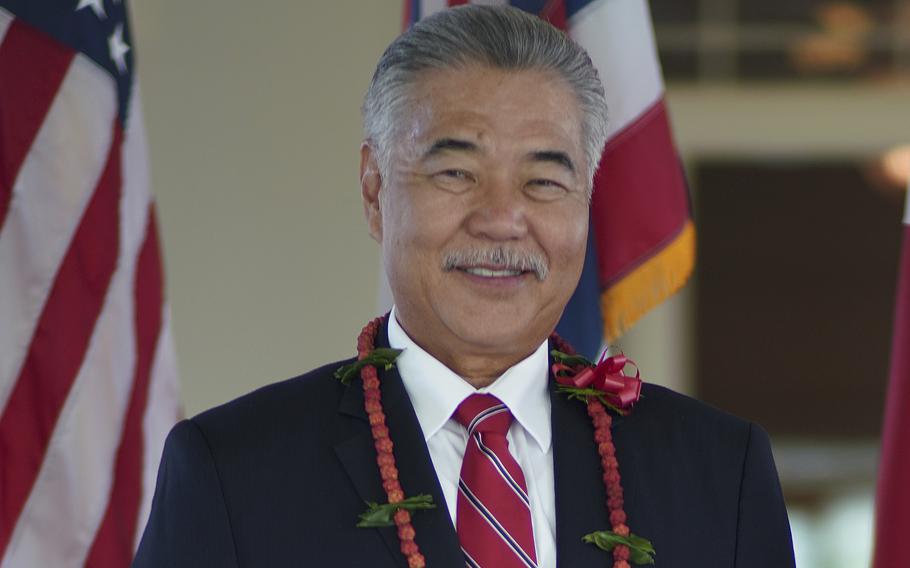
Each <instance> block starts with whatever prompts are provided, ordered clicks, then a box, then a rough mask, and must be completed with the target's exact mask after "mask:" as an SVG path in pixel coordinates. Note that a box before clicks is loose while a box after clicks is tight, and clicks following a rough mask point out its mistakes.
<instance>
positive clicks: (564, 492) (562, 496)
mask: <svg viewBox="0 0 910 568" xmlns="http://www.w3.org/2000/svg"><path fill="white" fill-rule="evenodd" d="M550 401H551V403H552V415H551V419H550V420H551V422H550V423H551V426H552V428H553V476H554V481H555V487H556V563H557V565H558V566H604V565H606V564H607V563H608V561H609V559H610V557H609V556H608V555H607V553H605V552H603V551H602V550H600V549H599V548H597V547H595V546H594V545H591V544H586V543H584V542H582V540H581V539H582V537H583V536H584V535H586V534H588V533H590V532H594V531H599V530H607V529H609V528H610V518H609V515H608V513H607V497H606V490H605V489H604V484H603V480H602V476H603V472H602V470H601V466H600V456H599V455H598V453H597V447H596V446H595V444H594V427H593V425H592V424H591V421H590V419H589V418H588V414H587V411H586V409H585V406H584V404H582V403H581V402H579V401H577V400H569V399H568V397H566V396H565V395H563V394H559V393H558V392H556V381H553V380H551V381H550Z"/></svg>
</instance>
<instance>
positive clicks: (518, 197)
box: [134, 6, 793, 568]
mask: <svg viewBox="0 0 910 568" xmlns="http://www.w3.org/2000/svg"><path fill="white" fill-rule="evenodd" d="M605 124H606V108H605V103H604V97H603V87H602V86H601V84H600V82H599V80H598V78H597V73H596V71H595V70H594V68H593V67H592V65H591V62H590V60H589V59H588V57H587V55H586V54H585V53H584V51H582V50H581V49H580V48H579V47H578V46H576V45H575V44H574V43H572V42H571V41H570V40H569V39H567V38H566V36H564V35H563V34H562V33H561V32H559V31H557V30H555V29H554V28H552V27H551V26H549V25H548V24H546V23H544V22H542V21H541V20H539V19H537V18H535V17H533V16H529V15H526V14H524V13H523V12H520V11H518V10H514V9H510V8H488V7H478V6H472V7H464V8H459V9H454V10H450V11H446V12H442V13H440V14H437V15H435V16H433V17H431V18H429V19H427V20H424V21H422V22H420V23H418V24H416V25H415V26H414V27H413V28H412V29H411V30H410V31H408V32H407V33H405V34H404V35H403V36H401V37H399V38H398V39H397V40H395V42H393V43H392V45H391V46H390V47H389V48H388V49H387V50H386V52H385V54H384V55H383V56H382V59H381V60H380V62H379V64H378V66H377V69H376V73H375V75H374V77H373V82H372V84H371V86H370V89H369V92H368V93H367V96H366V100H365V103H364V125H365V133H366V139H365V141H364V143H363V146H362V148H361V166H360V171H361V189H362V195H363V203H364V210H365V214H366V219H367V223H368V227H369V232H370V234H371V235H372V237H373V238H374V239H376V240H377V241H378V242H379V243H381V245H382V249H383V253H384V258H385V263H386V266H385V268H386V272H387V275H388V277H389V281H390V283H391V287H392V292H393V295H394V298H395V308H394V309H393V310H392V312H391V314H389V316H388V317H387V318H386V319H385V320H384V321H385V323H383V324H381V325H379V326H378V327H369V328H368V329H367V330H366V331H365V332H364V333H363V334H362V335H361V338H360V339H359V341H358V344H359V347H360V350H361V351H362V353H363V354H364V355H366V354H368V353H370V352H371V349H372V347H373V345H374V344H375V346H376V347H389V346H391V347H393V348H396V349H401V350H402V352H401V354H400V355H399V356H398V358H397V359H396V360H395V361H394V362H393V363H392V364H390V365H389V368H388V369H386V368H385V365H384V364H379V363H377V364H375V365H373V366H368V367H365V370H360V372H359V374H358V373H357V372H353V373H350V374H349V378H350V379H351V380H350V383H349V384H348V385H345V384H343V383H342V382H340V381H339V380H338V379H336V376H335V375H336V373H335V372H336V370H338V369H339V368H340V367H342V366H343V365H345V364H349V363H351V361H350V360H349V361H341V362H337V363H332V364H329V365H327V366H325V367H322V368H320V369H316V370H314V371H311V372H309V373H307V374H305V375H303V376H301V377H298V378H295V379H291V380H289V381H286V382H283V383H278V384H275V385H271V386H268V387H265V388H263V389H261V390H259V391H256V392H254V393H252V394H250V395H247V396H245V397H242V398H240V399H238V400H236V401H233V402H231V403H228V404H226V405H224V406H222V407H219V408H216V409H213V410H211V411H208V412H206V413H203V414H202V415H200V416H198V417H196V418H193V419H191V420H186V421H184V422H182V423H180V424H178V425H177V426H176V427H175V428H174V430H173V432H172V433H171V435H170V437H169V438H168V442H167V446H166V448H165V452H164V457H163V459H162V463H161V468H160V473H159V479H158V488H157V490H156V495H155V500H154V504H153V508H152V515H151V518H150V520H149V523H148V526H147V528H146V531H145V534H144V536H143V540H142V544H141V546H140V549H139V552H138V555H137V558H136V561H135V563H134V566H135V567H137V568H145V567H153V566H154V567H164V566H169V567H170V566H178V567H182V566H187V567H189V566H193V567H197V566H218V567H239V566H329V565H331V566H390V567H391V566H408V565H410V566H421V565H426V566H430V567H434V568H435V567H439V566H450V567H455V566H465V565H466V564H467V565H468V566H483V567H487V568H488V567H491V566H494V567H500V566H502V567H510V566H541V567H543V566H546V567H552V566H556V565H557V564H558V565H559V566H571V567H578V566H609V565H613V566H628V563H627V560H634V559H635V558H634V557H630V555H631V552H630V549H629V548H625V546H626V545H625V544H623V545H622V550H619V551H617V550H618V549H619V548H620V547H615V548H614V549H613V551H612V552H605V551H603V550H601V549H600V548H598V547H597V546H595V545H593V544H590V543H587V542H584V541H583V540H582V539H583V537H584V536H585V535H586V534H589V533H592V532H595V531H608V530H610V529H611V527H612V529H613V530H612V532H611V533H610V534H611V535H612V536H611V538H614V537H617V535H618V536H619V537H624V538H625V537H626V535H627V534H628V530H629V529H631V531H632V532H633V533H634V534H635V535H638V536H639V537H643V538H646V539H648V540H650V542H651V544H653V547H654V549H656V557H655V561H656V565H657V566H661V567H687V566H692V567H695V566H698V567H706V566H709V567H711V566H717V567H721V566H724V567H734V566H735V567H737V568H744V567H749V568H767V567H775V568H776V567H786V566H792V565H793V556H792V545H791V542H790V533H789V526H788V524H787V517H786V510H785V508H784V505H783V500H782V497H781V493H780V487H779V484H778V481H777V475H776V472H775V469H774V464H773V461H772V459H771V454H770V448H769V444H768V439H767V436H766V435H765V434H764V433H763V432H762V431H761V429H760V428H758V427H757V426H753V425H751V424H749V423H746V422H743V421H740V420H738V419H736V418H733V417H731V416H728V415H726V414H723V413H721V412H719V411H716V410H713V409H711V408H709V407H707V406H705V405H702V404H700V403H698V402H696V401H694V400H691V399H688V398H686V397H683V396H681V395H677V394H675V393H672V392H670V391H668V390H666V389H663V388H660V387H656V386H651V385H646V386H645V387H644V391H643V396H642V397H641V400H640V401H638V403H637V404H636V405H635V407H634V408H633V409H632V411H631V412H630V413H629V414H628V415H627V416H622V415H618V414H617V415H614V416H613V417H612V418H611V419H607V418H604V417H600V418H597V419H595V423H597V424H599V426H598V427H597V428H598V431H597V434H595V428H594V426H592V421H591V419H590V418H589V417H588V415H587V412H586V408H585V405H584V404H581V403H579V402H578V401H575V400H569V399H568V398H567V397H565V396H564V395H563V394H561V393H558V392H557V389H556V387H555V382H554V380H553V377H552V376H551V372H550V368H551V365H552V363H553V361H551V360H550V355H549V354H550V350H551V349H552V348H553V347H554V345H551V342H550V340H548V337H549V336H550V334H551V332H552V330H553V329H554V327H555V326H556V323H557V321H558V320H559V318H560V316H561V314H562V311H563V308H564V307H565V305H566V302H567V301H568V299H569V297H570V295H571V294H572V291H573V289H574V287H575V285H576V284H577V282H578V278H579V275H580V272H581V268H582V262H583V259H584V253H585V243H586V236H587V222H588V203H589V198H590V192H591V187H592V176H593V172H594V169H595V167H596V165H597V163H598V160H599V157H600V152H601V149H602V147H603V144H604V139H605V132H606V126H605ZM373 369H375V370H373ZM371 373H378V374H371ZM377 379H378V380H377ZM594 406H599V405H598V404H596V403H595V404H594ZM601 408H602V407H601ZM598 420H599V422H598ZM493 423H496V425H495V427H494V425H493ZM604 424H606V433H604V432H603V428H604ZM611 424H612V426H610V425H611ZM497 428H498V430H497ZM595 436H596V437H597V443H595ZM605 436H606V437H605ZM610 436H612V438H611V437H610ZM389 440H391V443H392V444H394V449H393V450H392V445H391V444H389ZM599 452H600V453H601V455H598V453H599ZM614 452H615V453H614ZM614 456H615V459H613V458H614ZM617 462H618V470H619V473H621V480H622V481H621V486H622V489H621V490H618V489H617V487H618V486H619V484H620V482H619V477H620V476H619V475H617V474H616V472H615V471H613V473H612V474H611V473H610V471H607V470H604V469H602V464H604V467H607V466H609V467H612V468H614V470H615V467H616V464H617ZM605 483H606V485H605ZM608 494H609V499H608ZM421 495H426V496H429V498H431V499H432V502H433V504H434V505H435V508H431V509H417V510H413V511H411V512H410V513H409V514H406V515H404V516H401V515H402V514H401V513H400V509H395V508H392V509H391V513H390V514H394V519H395V523H397V525H398V526H397V527H396V526H390V527H378V528H359V527H357V526H356V525H357V522H358V516H359V515H360V514H361V513H363V512H364V510H365V509H366V508H367V505H366V503H376V504H379V505H382V504H386V503H399V505H397V506H398V507H400V506H401V505H400V502H401V500H402V499H403V498H414V497H418V496H421ZM622 542H628V541H622ZM638 559H639V560H640V559H641V558H638Z"/></svg>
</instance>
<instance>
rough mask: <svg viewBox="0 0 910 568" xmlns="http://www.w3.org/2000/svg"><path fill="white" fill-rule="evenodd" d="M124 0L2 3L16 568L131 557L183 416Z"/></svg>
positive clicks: (2, 447)
mask: <svg viewBox="0 0 910 568" xmlns="http://www.w3.org/2000/svg"><path fill="white" fill-rule="evenodd" d="M148 173H149V172H148V164H147V152H146V143H145V133H144V130H143V124H142V114H141V109H140V102H139V92H138V89H137V88H136V76H135V74H134V61H133V49H132V40H131V37H130V32H129V25H128V21H127V13H126V6H125V5H124V3H123V2H121V1H120V0H71V1H65V2H61V1H59V0H0V568H35V567H38V566H53V567H55V568H56V567H66V566H74V567H75V566H91V567H100V568H107V567H115V566H116V567H126V566H129V563H130V561H131V559H132V556H133V551H134V549H135V545H136V543H137V540H138V537H139V533H140V529H141V528H142V526H143V525H144V524H145V523H144V519H145V517H146V516H147V514H148V510H149V507H150V501H151V496H152V492H153V491H154V484H155V472H156V470H157V465H158V460H159V457H160V454H161V449H162V447H163V443H164V437H165V435H166V433H167V431H168V430H169V429H170V427H171V426H172V425H173V423H174V422H175V421H176V419H177V418H178V414H179V405H178V400H177V398H178V396H177V391H178V389H177V377H176V364H175V359H174V353H173V348H172V342H171V338H170V335H169V331H168V330H169V325H168V315H167V309H166V306H165V302H164V297H163V280H162V267H161V257H160V252H159V246H158V234H157V229H156V221H155V212H154V207H153V205H152V200H151V194H150V191H149V175H148Z"/></svg>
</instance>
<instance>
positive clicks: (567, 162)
mask: <svg viewBox="0 0 910 568" xmlns="http://www.w3.org/2000/svg"><path fill="white" fill-rule="evenodd" d="M529 157H530V159H531V161H533V162H553V163H554V164H557V165H560V166H562V167H564V168H565V169H567V170H569V171H570V172H572V173H573V174H574V173H576V171H577V170H576V169H575V163H574V162H573V161H572V158H570V157H569V155H568V154H567V153H565V152H561V151H559V150H540V151H537V152H531V153H530V154H529Z"/></svg>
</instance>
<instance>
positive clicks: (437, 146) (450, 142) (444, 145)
mask: <svg viewBox="0 0 910 568" xmlns="http://www.w3.org/2000/svg"><path fill="white" fill-rule="evenodd" d="M446 150H458V151H461V152H477V151H478V150H480V148H479V147H478V146H477V144H474V143H473V142H468V141H467V140H459V139H458V138H440V139H439V140H436V141H435V142H433V144H432V145H430V147H429V149H427V151H426V152H424V153H423V158H424V159H426V158H429V157H430V156H435V155H436V154H439V153H442V152H444V151H446Z"/></svg>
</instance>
